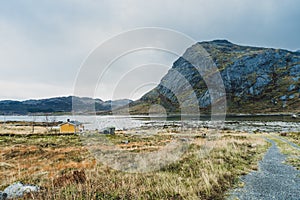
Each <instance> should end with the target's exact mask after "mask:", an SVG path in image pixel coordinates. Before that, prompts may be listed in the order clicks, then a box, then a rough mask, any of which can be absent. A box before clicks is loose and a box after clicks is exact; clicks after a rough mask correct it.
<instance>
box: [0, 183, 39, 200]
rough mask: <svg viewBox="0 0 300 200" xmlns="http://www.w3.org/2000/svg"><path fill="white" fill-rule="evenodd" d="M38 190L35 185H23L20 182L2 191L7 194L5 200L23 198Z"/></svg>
mask: <svg viewBox="0 0 300 200" xmlns="http://www.w3.org/2000/svg"><path fill="white" fill-rule="evenodd" d="M39 190H40V188H39V187H38V186H35V185H24V184H23V183H21V182H16V183H14V184H12V185H10V186H8V187H7V188H5V189H4V191H3V192H4V193H6V194H7V199H14V198H20V197H23V196H24V195H25V194H26V193H31V192H38V191H39Z"/></svg>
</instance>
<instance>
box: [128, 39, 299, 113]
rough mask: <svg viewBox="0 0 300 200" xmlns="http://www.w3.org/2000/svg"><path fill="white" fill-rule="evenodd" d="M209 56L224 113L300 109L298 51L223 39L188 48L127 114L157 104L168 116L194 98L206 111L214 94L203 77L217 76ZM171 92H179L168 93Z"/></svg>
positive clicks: (146, 109)
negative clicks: (223, 94) (223, 96)
mask: <svg viewBox="0 0 300 200" xmlns="http://www.w3.org/2000/svg"><path fill="white" fill-rule="evenodd" d="M203 49H204V50H206V53H203ZM197 54H198V56H197ZM199 55H200V56H199ZM201 55H202V56H201ZM208 56H209V58H210V60H211V62H212V63H214V64H209V65H215V66H216V67H217V68H218V71H219V72H220V75H221V78H222V81H223V85H224V87H225V91H226V100H227V104H226V105H227V112H228V113H278V112H293V113H294V112H299V111H300V95H299V94H300V52H291V51H287V50H283V49H272V48H261V47H250V46H240V45H236V44H233V43H231V42H229V41H227V40H214V41H210V42H199V43H196V44H195V45H193V46H192V47H190V48H188V49H187V50H186V52H185V53H184V54H183V55H182V56H181V57H180V58H178V60H176V61H175V62H174V63H173V66H172V68H171V69H170V70H169V72H168V73H167V74H166V75H165V76H164V77H163V78H162V80H161V82H160V84H159V85H158V86H157V87H156V88H155V89H153V90H151V91H150V92H148V93H147V94H145V95H144V96H143V97H142V98H141V99H140V100H138V101H135V102H132V103H131V104H130V111H131V112H132V113H148V112H149V109H150V108H151V105H153V104H158V105H161V106H162V107H163V108H164V109H166V111H167V112H169V113H172V112H174V113H176V112H180V109H181V107H182V105H181V104H182V102H183V101H182V99H184V102H185V103H186V102H190V100H191V99H192V98H193V95H195V96H196V98H197V100H198V105H199V107H200V110H201V111H204V112H210V109H211V104H212V102H211V97H212V95H211V94H210V92H212V91H213V90H209V89H208V87H207V85H209V84H210V83H207V82H206V81H205V78H203V77H205V76H210V74H216V72H212V71H211V70H208V69H207V66H208V64H205V60H206V59H207V58H206V57H208ZM204 58H205V59H204ZM201 60H204V61H201ZM194 63H197V64H198V65H199V67H200V68H201V70H202V71H203V72H204V73H203V74H201V73H199V70H197V69H195V66H194V65H195V64H194ZM199 63H200V64H199ZM201 63H203V64H201ZM209 71H210V72H209ZM174 72H176V73H174ZM180 77H183V78H180ZM216 84H221V82H220V83H216ZM187 86H188V87H187ZM176 88H181V89H176ZM174 89H175V90H177V91H176V92H175V93H177V94H174V92H172V91H174ZM215 96H216V95H215ZM214 98H215V97H214ZM216 102H217V101H216V100H214V103H216Z"/></svg>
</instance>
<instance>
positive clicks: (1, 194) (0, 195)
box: [0, 192, 7, 200]
mask: <svg viewBox="0 0 300 200" xmlns="http://www.w3.org/2000/svg"><path fill="white" fill-rule="evenodd" d="M6 198H7V194H6V193H4V192H0V200H5V199H6Z"/></svg>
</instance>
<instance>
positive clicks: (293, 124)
mask: <svg viewBox="0 0 300 200" xmlns="http://www.w3.org/2000/svg"><path fill="white" fill-rule="evenodd" d="M67 119H71V120H78V121H80V122H83V123H84V124H85V127H86V128H87V129H90V130H95V129H98V130H101V129H103V128H105V127H108V126H114V127H116V128H117V129H130V128H137V127H141V126H143V127H149V128H152V127H162V126H174V125H177V126H180V125H183V124H184V125H185V126H189V127H208V128H209V127H211V126H212V125H211V123H210V118H209V117H207V116H201V118H200V119H199V117H195V116H191V117H190V118H188V119H187V118H186V117H185V121H184V123H183V122H181V118H180V116H175V115H174V116H169V117H168V118H167V119H165V118H160V117H159V116H158V117H153V116H151V118H150V117H149V116H47V117H46V116H0V121H36V122H46V121H48V122H53V121H56V122H58V121H61V122H65V121H67ZM224 128H226V129H232V130H240V131H247V132H255V131H263V132H300V120H299V118H298V119H292V118H291V117H290V116H283V115H278V116H276V115H273V116H267V115H260V116H258V115H257V116H228V117H226V121H225V127H224Z"/></svg>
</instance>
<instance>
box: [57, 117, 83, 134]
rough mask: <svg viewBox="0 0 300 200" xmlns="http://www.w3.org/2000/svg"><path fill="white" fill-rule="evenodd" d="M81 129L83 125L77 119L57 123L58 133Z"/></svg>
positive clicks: (73, 131)
mask: <svg viewBox="0 0 300 200" xmlns="http://www.w3.org/2000/svg"><path fill="white" fill-rule="evenodd" d="M82 130H83V126H82V124H81V123H80V122H78V121H70V120H68V121H67V122H65V123H62V124H60V125H59V132H60V133H78V132H81V131H82Z"/></svg>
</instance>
